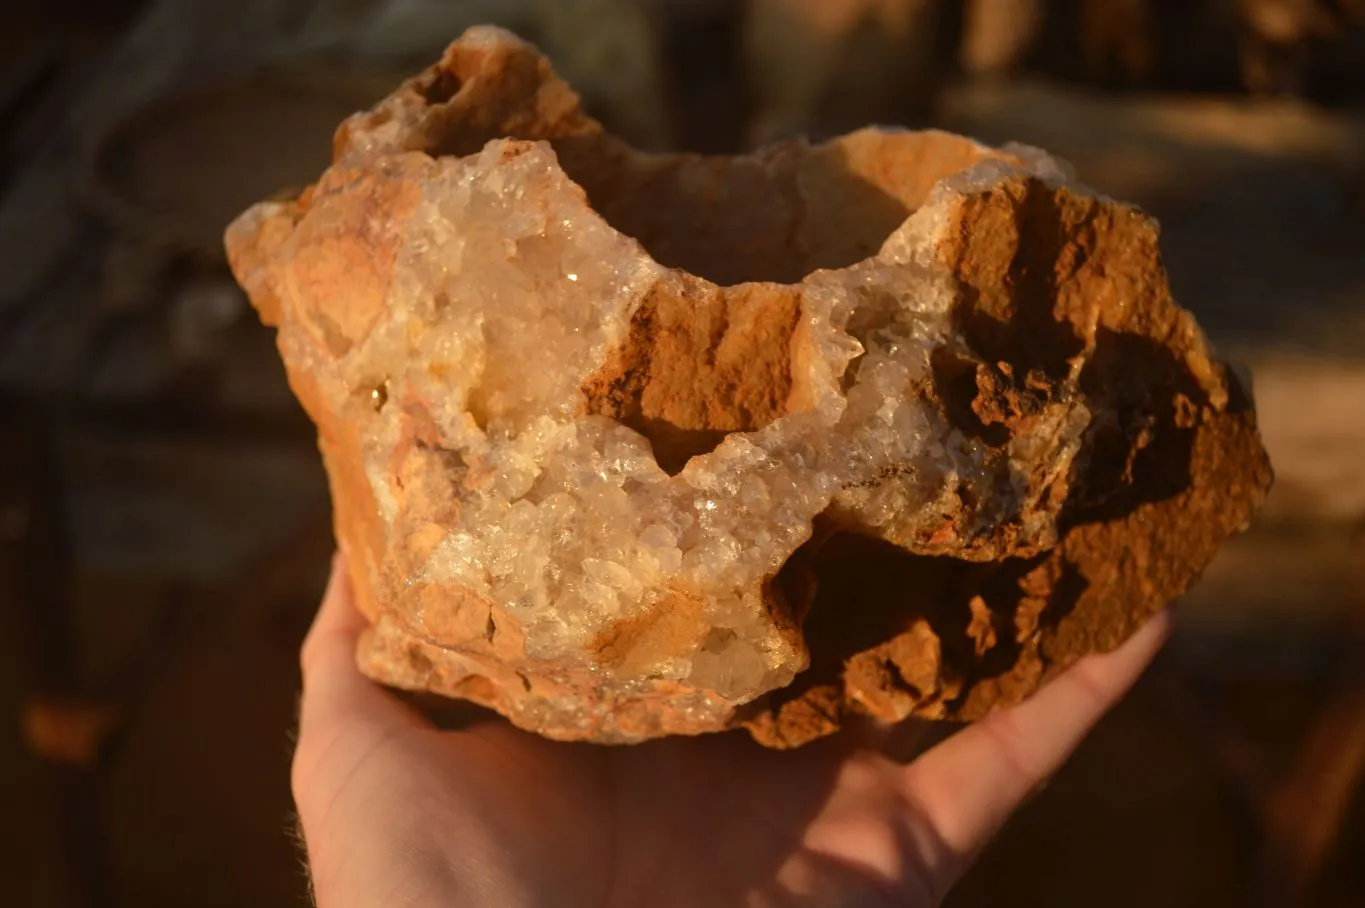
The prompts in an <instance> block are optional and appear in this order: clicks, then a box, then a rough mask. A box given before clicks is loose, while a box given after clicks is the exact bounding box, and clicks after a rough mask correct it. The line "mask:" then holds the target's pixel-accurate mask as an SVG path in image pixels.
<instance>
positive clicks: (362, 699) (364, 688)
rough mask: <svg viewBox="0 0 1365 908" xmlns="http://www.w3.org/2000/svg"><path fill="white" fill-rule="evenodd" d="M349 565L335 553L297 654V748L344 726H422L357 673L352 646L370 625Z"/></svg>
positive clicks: (419, 719) (414, 715)
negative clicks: (300, 691)
mask: <svg viewBox="0 0 1365 908" xmlns="http://www.w3.org/2000/svg"><path fill="white" fill-rule="evenodd" d="M349 567H350V565H349V562H348V561H347V560H346V557H345V555H343V554H341V553H337V555H336V556H334V557H333V559H332V574H331V577H330V579H329V580H328V582H327V591H326V592H325V593H323V596H322V605H321V606H320V607H319V608H318V613H317V617H315V618H314V619H313V626H312V628H311V629H310V630H309V631H308V636H307V637H306V638H305V639H304V641H303V648H302V650H301V651H300V654H299V662H300V667H301V668H302V670H303V696H302V699H301V701H300V706H299V746H300V747H301V748H302V747H304V746H305V745H306V744H308V743H309V742H311V741H313V740H315V739H317V738H319V737H320V736H323V735H326V736H330V735H332V734H336V733H337V732H339V731H341V730H342V729H343V728H344V727H345V726H347V725H373V726H380V727H385V726H391V725H392V724H394V723H402V724H408V725H414V726H417V725H426V724H427V723H426V721H425V720H424V719H423V718H422V717H421V716H420V715H419V714H418V713H417V712H416V711H415V710H412V709H411V708H409V707H408V706H406V705H405V704H403V703H401V702H400V701H399V700H398V699H397V698H396V697H394V696H393V695H392V694H389V693H388V692H387V691H385V690H384V689H383V688H381V687H380V686H379V685H377V684H375V683H374V682H373V681H371V680H369V679H368V678H366V677H365V676H364V675H362V674H361V673H360V669H359V668H358V667H357V664H356V647H357V646H358V645H359V643H360V635H361V633H362V632H363V631H364V630H365V629H366V628H367V627H368V626H369V625H368V622H367V621H366V620H365V616H364V615H362V614H361V613H360V610H359V609H357V608H356V605H355V596H354V593H353V592H352V587H351V578H350V570H349Z"/></svg>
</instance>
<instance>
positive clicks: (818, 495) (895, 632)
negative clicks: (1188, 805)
mask: <svg viewBox="0 0 1365 908" xmlns="http://www.w3.org/2000/svg"><path fill="white" fill-rule="evenodd" d="M334 145H335V154H334V159H333V164H332V166H331V167H330V168H328V169H327V170H326V171H325V172H324V173H323V174H322V176H321V177H320V178H319V180H318V182H317V183H316V184H315V185H314V186H312V187H311V188H309V189H308V190H307V191H305V192H304V193H303V194H302V195H301V196H299V197H298V198H297V199H295V200H292V201H269V202H262V203H261V204H258V205H256V206H255V207H253V208H251V209H250V210H249V211H247V212H246V213H245V214H243V215H242V216H241V217H240V218H239V219H238V220H237V221H236V222H235V223H234V224H233V225H232V226H231V228H230V229H229V231H228V235H227V246H228V251H229V254H230V257H231V261H232V266H233V269H234V271H235V273H236V276H237V278H238V280H239V281H240V282H241V284H242V286H243V287H245V288H246V290H247V291H248V293H249V294H250V296H251V299H252V301H253V303H254V304H255V306H256V308H257V309H258V310H259V312H260V314H261V317H262V319H264V320H265V321H266V322H267V323H268V324H270V325H273V326H275V327H276V328H277V329H278V340H279V348H280V353H281V355H282V357H283V359H284V363H285V366H286V367H287V370H288V374H289V380H290V382H291V385H292V387H293V389H294V391H295V393H296V394H297V395H298V397H299V400H300V401H301V402H302V403H303V405H304V407H305V408H306V409H307V411H308V414H309V415H310V416H311V417H312V419H313V420H314V422H316V424H317V427H318V434H319V439H320V445H321V448H322V453H323V456H324V459H325V462H326V467H327V471H328V475H329V476H330V479H331V487H332V495H333V501H334V504H335V515H336V517H335V520H336V532H337V536H338V539H339V540H340V542H341V544H342V545H343V546H344V548H345V549H346V550H347V551H348V552H349V555H350V560H349V564H350V568H351V572H352V579H353V581H354V585H355V589H356V592H357V597H358V600H359V604H360V608H361V609H362V611H363V612H364V614H365V615H366V617H367V618H368V619H369V620H370V621H371V622H372V627H371V628H370V629H369V630H368V632H367V633H366V634H365V636H364V638H363V641H362V643H361V646H360V651H359V653H358V658H359V661H360V665H361V667H362V668H363V670H364V671H365V672H366V673H367V674H368V675H369V676H370V677H372V678H374V679H376V680H379V681H382V682H384V683H386V684H389V685H393V686H396V687H399V688H406V689H411V690H418V691H431V692H436V693H440V694H444V695H447V696H450V697H458V698H465V699H468V700H472V701H475V702H477V703H481V704H484V705H486V706H489V707H492V708H493V709H495V710H497V711H498V712H500V713H502V714H503V715H505V716H507V718H509V719H510V720H511V721H512V722H514V723H515V724H517V725H519V726H521V727H523V728H527V729H530V730H532V731H535V732H539V733H540V734H543V735H547V736H549V737H553V738H560V739H581V740H590V741H598V742H634V741H641V740H644V739H647V738H653V737H657V736H661V735H671V734H697V733H702V732H711V731H719V730H722V729H727V728H733V727H738V726H743V727H746V728H747V729H749V731H750V732H751V733H752V734H753V735H754V736H755V737H756V738H757V739H758V740H759V741H761V742H762V743H764V744H767V745H771V746H775V747H786V746H794V745H798V744H801V743H803V742H805V741H808V740H811V739H813V738H816V737H818V736H821V735H824V734H827V733H830V732H832V731H834V730H835V729H836V728H837V727H838V726H839V724H840V721H841V720H842V719H843V718H844V717H846V716H848V715H851V714H864V715H870V716H872V717H875V718H876V719H879V720H885V721H895V720H900V719H903V718H906V717H908V716H921V717H929V718H949V719H958V720H969V719H973V718H976V717H979V716H981V715H983V714H984V713H986V712H987V711H989V710H990V709H992V708H994V707H996V706H1001V705H1006V704H1010V703H1014V702H1016V701H1018V700H1019V699H1021V698H1022V697H1024V696H1026V695H1027V694H1029V693H1030V692H1031V691H1033V690H1034V689H1035V688H1037V687H1038V685H1039V684H1041V683H1043V682H1044V681H1045V680H1047V679H1048V678H1049V677H1051V676H1052V675H1054V674H1055V673H1057V672H1058V671H1060V670H1062V669H1063V668H1065V667H1066V666H1067V665H1068V664H1070V663H1071V662H1073V661H1075V660H1076V659H1077V658H1079V657H1080V656H1082V655H1084V654H1086V653H1090V652H1095V651H1102V650H1108V649H1111V648H1113V647H1114V646H1116V645H1118V644H1119V643H1120V642H1122V641H1123V640H1124V639H1125V638H1126V637H1127V636H1128V635H1130V634H1131V633H1132V632H1133V631H1134V630H1135V629H1136V628H1137V627H1138V626H1139V625H1141V624H1142V623H1143V622H1144V621H1145V620H1146V619H1147V618H1148V617H1150V616H1151V615H1152V614H1153V613H1155V612H1156V611H1158V610H1159V609H1161V608H1162V607H1163V606H1164V605H1165V604H1166V603H1167V602H1168V601H1170V600H1171V599H1172V598H1173V597H1175V596H1178V595H1180V594H1181V593H1182V592H1184V591H1185V590H1186V589H1187V588H1188V587H1189V586H1190V585H1191V584H1192V583H1193V582H1194V580H1195V579H1196V578H1197V576H1198V575H1199V573H1200V571H1201V570H1202V569H1203V568H1204V566H1205V565H1206V564H1207V563H1208V562H1209V560H1210V559H1211V558H1212V557H1213V554H1214V552H1215V551H1216V550H1217V548H1218V546H1219V544H1220V543H1221V542H1222V541H1223V540H1224V539H1225V538H1226V537H1227V536H1228V535H1230V534H1232V533H1234V532H1236V531H1238V530H1239V529H1241V528H1243V527H1244V526H1245V525H1246V524H1247V522H1248V520H1249V519H1250V517H1251V515H1252V512H1253V511H1254V510H1255V508H1256V507H1257V505H1258V504H1259V503H1260V501H1261V499H1262V497H1263V496H1264V493H1265V490H1266V488H1267V486H1268V485H1269V482H1270V478H1271V473H1270V467H1269V463H1268V461H1267V458H1266V455H1265V452H1264V451H1263V450H1262V447H1261V443H1260V440H1259V438H1258V436H1257V431H1256V420H1255V414H1254V412H1253V409H1252V404H1251V400H1250V398H1249V396H1248V392H1247V389H1246V388H1245V387H1244V386H1243V385H1242V384H1241V383H1240V382H1239V381H1238V379H1237V378H1236V377H1235V376H1234V375H1233V373H1232V372H1230V371H1229V369H1228V368H1227V367H1226V366H1224V365H1223V364H1222V363H1220V362H1218V361H1217V360H1216V359H1215V358H1214V356H1213V354H1212V352H1211V351H1210V349H1209V345H1208V343H1207V342H1206V341H1205V339H1204V337H1203V335H1202V334H1201V333H1200V330H1199V328H1198V327H1197V326H1196V324H1195V322H1194V319H1193V318H1192V317H1191V316H1190V314H1189V313H1188V312H1186V311H1185V310H1183V309H1181V308H1179V307H1178V306H1177V305H1176V304H1175V303H1174V302H1173V301H1172V299H1171V296H1170V292H1169V290H1168V287H1167V281H1166V274H1165V271H1164V270H1163V268H1162V265H1161V259H1160V255H1159V253H1158V249H1157V226H1156V224H1155V223H1154V222H1153V221H1152V219H1151V218H1149V217H1147V216H1146V215H1144V214H1143V213H1142V212H1141V211H1138V210H1137V209H1135V208H1133V207H1130V206H1127V205H1123V204H1121V203H1118V202H1114V201H1112V200H1109V199H1106V198H1103V197H1100V196H1097V195H1095V194H1094V193H1092V192H1090V191H1089V190H1087V189H1086V188H1084V187H1082V186H1080V185H1077V184H1076V183H1074V182H1072V181H1071V179H1070V177H1069V175H1068V173H1067V170H1066V167H1065V165H1063V164H1061V163H1060V162H1058V161H1055V160H1054V159H1052V158H1050V157H1048V156H1047V155H1045V154H1044V153H1042V152H1040V151H1037V150H1035V149H1031V148H1025V147H1015V146H1011V147H1006V148H1003V149H992V148H987V147H984V146H982V145H979V144H977V143H975V142H973V141H971V140H969V139H965V138H961V137H958V136H954V135H949V134H946V133H941V132H933V131H928V132H910V131H902V130H880V129H864V130H860V131H858V132H854V133H852V134H850V135H847V136H844V137H842V138H839V139H836V140H834V141H832V142H829V143H827V144H822V145H811V144H808V143H807V142H804V141H792V142H788V143H786V144H782V145H778V146H774V147H770V148H767V149H764V150H762V151H759V152H757V153H754V154H751V155H746V156H739V157H703V156H699V155H692V154H644V153H640V152H637V151H635V150H633V149H631V148H629V147H627V146H626V145H625V144H623V143H622V142H621V141H619V140H617V139H615V138H613V137H612V136H609V135H606V134H604V132H603V130H602V129H601V127H600V126H599V125H598V124H597V123H596V122H595V121H594V120H592V119H590V118H589V117H588V116H586V115H585V114H584V113H583V111H582V109H581V108H580V105H579V101H578V98H577V97H576V96H575V95H574V93H573V92H572V91H571V90H570V89H569V88H568V87H567V86H566V85H564V84H563V83H562V82H560V81H559V80H558V79H557V78H556V77H555V75H554V73H553V72H552V70H551V68H550V66H549V64H548V63H547V62H546V61H545V59H544V58H543V57H541V56H540V55H539V54H538V53H537V52H536V51H535V50H534V49H533V48H532V47H530V46H529V45H527V44H525V43H523V42H522V41H520V40H519V39H517V38H515V37H513V36H512V35H510V34H508V33H506V32H503V31H500V30H497V29H493V28H474V29H471V30H470V31H468V32H466V33H465V34H464V36H463V37H461V38H460V39H459V40H458V41H456V42H455V43H454V44H452V45H451V46H450V48H449V49H448V50H447V51H446V53H445V56H444V57H443V58H442V59H441V61H440V62H439V63H437V64H436V65H435V66H432V67H431V68H430V69H428V70H427V71H425V72H423V73H422V74H420V75H418V76H416V77H415V78H413V79H411V80H409V81H408V82H406V83H404V84H403V85H402V86H401V87H399V88H398V89H397V91H395V92H394V93H393V94H392V95H391V96H390V97H389V98H387V99H386V100H384V101H383V102H381V103H380V104H379V105H378V106H376V107H375V108H374V109H373V110H370V111H367V112H364V113H359V114H356V115H355V116H352V117H351V118H349V119H348V120H346V121H345V122H344V123H343V124H342V125H341V127H340V128H339V129H338V131H337V133H336V139H335V143H334Z"/></svg>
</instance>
